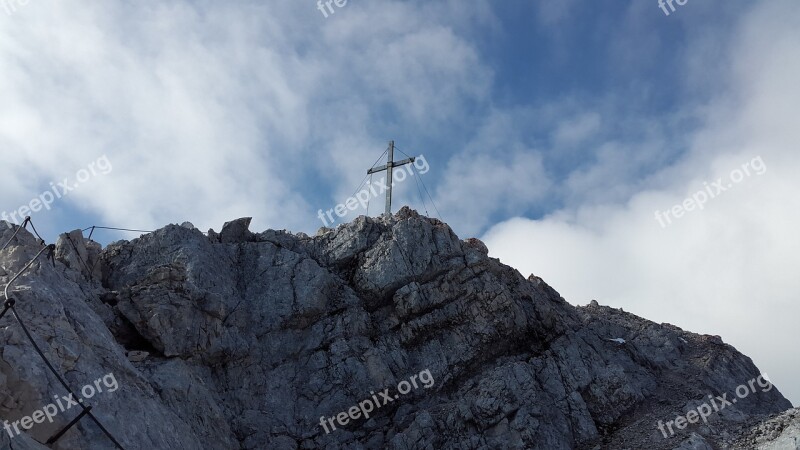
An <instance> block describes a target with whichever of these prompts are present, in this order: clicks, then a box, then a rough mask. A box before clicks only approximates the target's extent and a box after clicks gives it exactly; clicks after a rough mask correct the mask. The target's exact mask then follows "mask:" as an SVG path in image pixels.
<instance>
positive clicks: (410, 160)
mask: <svg viewBox="0 0 800 450" xmlns="http://www.w3.org/2000/svg"><path fill="white" fill-rule="evenodd" d="M393 160H394V141H389V158H388V159H387V160H386V165H383V166H380V167H376V168H374V169H369V170H368V171H367V175H369V174H372V173H376V172H382V171H384V170H385V171H386V185H387V186H389V188H388V189H387V190H386V214H391V213H392V184H393V183H392V170H393V168H395V167H399V166H403V165H406V164H410V163H413V162H414V157H413V156H412V157H411V158H407V159H404V160H402V161H393Z"/></svg>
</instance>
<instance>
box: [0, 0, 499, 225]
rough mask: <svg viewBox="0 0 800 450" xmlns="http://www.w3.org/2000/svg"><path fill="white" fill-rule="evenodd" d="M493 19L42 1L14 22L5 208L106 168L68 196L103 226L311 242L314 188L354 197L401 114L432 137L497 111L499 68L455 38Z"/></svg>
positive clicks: (387, 11) (6, 94) (0, 28)
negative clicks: (240, 220) (78, 173)
mask: <svg viewBox="0 0 800 450" xmlns="http://www.w3.org/2000/svg"><path fill="white" fill-rule="evenodd" d="M487 5H488V4H487V3H486V2H483V1H481V2H477V3H476V4H475V7H474V8H467V9H464V8H463V5H461V4H459V3H457V2H450V3H449V4H441V5H438V6H437V7H435V8H433V7H425V8H415V6H414V5H413V4H408V3H398V2H386V1H383V2H370V3H365V4H360V5H356V4H355V3H352V4H348V5H347V7H346V8H341V9H339V10H337V13H336V14H335V15H333V16H331V17H329V18H328V19H325V18H324V17H323V16H322V15H321V14H320V13H319V11H317V9H316V7H315V5H314V4H312V3H309V4H302V3H301V2H270V3H269V4H252V3H251V4H245V3H242V4H238V5H237V7H235V8H231V7H230V5H228V4H223V3H218V2H202V3H201V4H196V3H194V2H188V1H187V2H173V3H170V4H169V5H166V4H164V5H161V4H159V5H150V6H143V5H138V4H137V5H132V4H130V5H129V4H125V3H123V2H102V3H98V2H87V3H82V4H81V5H80V6H75V5H67V4H64V3H62V2H57V1H48V0H38V1H36V2H30V3H29V4H28V5H26V6H25V7H24V8H20V9H19V11H18V12H17V13H16V14H14V15H13V16H8V15H6V14H0V22H2V24H0V61H2V62H3V63H2V64H3V70H2V71H0V96H2V98H3V102H2V103H0V148H1V149H2V150H0V151H2V155H3V163H4V166H5V167H7V168H11V169H16V170H14V171H13V172H11V175H10V176H7V177H4V178H3V180H0V189H1V190H0V200H2V203H3V204H4V205H20V204H23V203H25V202H27V201H28V200H29V199H30V198H32V197H33V196H34V195H36V194H38V193H39V192H40V191H41V190H43V188H46V187H47V184H48V182H49V181H50V180H61V179H62V178H63V177H65V176H69V175H71V174H73V173H74V172H75V170H77V169H79V168H81V167H84V166H85V165H86V164H87V163H88V162H90V161H93V160H94V159H96V158H97V157H98V156H100V155H102V154H107V155H108V158H109V159H110V160H111V162H112V163H113V165H114V172H113V174H112V175H110V176H108V177H104V178H103V179H98V180H93V181H92V184H91V187H90V188H88V186H87V189H85V190H81V191H80V192H76V193H75V194H74V195H71V196H70V197H69V199H65V200H64V202H67V203H68V204H69V205H71V206H72V207H74V208H79V209H81V210H83V211H86V212H89V213H93V214H97V215H99V216H100V217H101V220H103V221H105V222H106V223H109V224H114V225H122V226H133V227H136V228H153V227H159V226H162V225H164V224H165V223H168V222H180V221H183V220H191V221H192V222H194V223H195V224H196V225H198V226H199V227H200V228H207V227H216V228H219V226H220V225H221V224H222V222H224V221H226V220H230V219H232V218H235V217H240V216H250V215H252V216H254V224H253V227H254V228H255V229H264V228H267V227H270V226H271V227H276V228H284V227H286V228H291V229H294V230H298V229H301V230H302V229H305V230H309V228H313V227H314V226H315V225H316V219H315V213H316V209H317V208H318V207H321V206H322V205H316V204H313V205H312V204H310V203H309V195H311V194H312V189H311V188H309V187H307V186H308V185H310V184H313V183H314V182H315V179H316V178H317V177H319V176H320V174H321V175H322V177H323V179H324V180H325V181H326V182H327V184H328V185H329V186H330V185H332V186H333V190H332V191H333V192H332V194H331V199H332V201H333V202H334V203H335V202H338V201H343V200H344V198H339V196H340V195H339V194H341V193H343V192H347V191H349V190H351V189H353V188H354V187H355V184H356V183H357V182H358V180H360V179H361V177H362V176H363V173H364V171H365V170H366V168H367V167H366V165H367V164H368V162H367V161H368V160H369V161H370V162H371V161H372V160H373V159H374V158H375V157H376V156H377V154H379V153H380V150H381V149H382V148H383V146H384V145H385V140H386V138H384V137H383V136H382V135H381V133H383V132H385V131H386V130H383V129H381V128H380V127H381V126H382V125H383V121H384V120H386V118H387V117H392V123H391V124H385V126H386V127H390V128H391V129H390V130H389V131H390V132H391V133H396V132H397V130H398V129H415V130H418V132H424V130H426V129H429V130H435V129H437V127H441V126H443V123H448V122H449V121H453V120H458V116H459V112H460V110H461V109H462V108H463V107H464V104H465V102H481V101H483V99H484V98H485V96H486V95H487V93H488V86H489V83H490V81H491V72H490V71H489V70H488V69H487V68H485V66H482V65H481V63H480V61H478V57H477V54H476V53H475V52H474V51H473V50H472V48H471V46H470V45H469V44H468V43H466V42H465V41H464V40H463V39H462V38H460V37H459V36H458V35H457V34H456V33H455V32H454V31H453V30H454V28H463V27H465V26H468V25H467V24H491V22H492V18H491V15H490V14H489V9H488V6H487ZM433 13H437V14H433ZM448 13H451V14H448ZM450 19H452V20H451V23H448V20H450ZM451 26H452V27H451ZM375 135H378V136H380V139H376V138H375ZM319 187H320V188H321V187H323V186H319ZM351 193H352V192H347V195H350V194H351ZM313 203H317V201H314V202H313ZM326 206H327V205H326ZM330 206H333V205H330ZM38 217H39V219H40V221H41V220H45V221H46V220H48V219H50V218H51V217H52V216H47V215H46V214H45V213H41V214H40V215H39V216H38ZM79 225H86V224H69V225H65V228H71V227H74V226H79Z"/></svg>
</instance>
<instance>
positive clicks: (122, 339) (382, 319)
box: [0, 208, 798, 449]
mask: <svg viewBox="0 0 800 450" xmlns="http://www.w3.org/2000/svg"><path fill="white" fill-rule="evenodd" d="M249 222H250V220H249V219H239V220H236V221H232V222H229V223H227V224H225V226H224V227H223V229H222V231H221V232H220V233H215V232H213V230H210V231H209V232H208V233H207V235H204V234H203V233H201V232H200V231H198V230H197V229H195V228H194V227H193V226H185V225H184V226H178V225H170V226H167V227H165V228H162V229H160V230H158V231H156V232H154V233H150V234H147V235H144V236H142V237H141V238H139V239H135V240H132V241H119V242H116V243H113V244H111V245H109V246H108V247H106V248H105V249H103V250H102V252H99V249H98V248H97V247H96V246H95V244H94V243H90V242H88V241H86V240H84V239H83V238H82V237H81V236H80V234H79V233H76V232H72V233H70V234H68V235H63V236H62V239H60V240H59V242H58V244H57V248H56V251H55V256H56V262H55V264H51V263H50V262H48V261H46V260H45V259H41V260H39V261H38V262H36V263H35V264H34V265H33V266H32V267H31V269H30V270H29V271H28V272H26V274H25V275H23V276H22V277H21V279H20V280H18V281H17V282H16V283H15V286H14V287H13V288H12V291H13V292H14V293H13V297H14V298H15V299H16V300H17V309H18V310H19V311H20V312H21V315H22V316H23V319H25V320H27V325H28V326H29V327H30V329H31V330H32V332H33V333H34V335H35V336H36V338H37V339H38V342H39V343H40V345H42V346H43V347H44V348H45V349H46V352H47V353H48V356H49V357H50V358H51V360H52V361H53V362H54V364H55V365H56V367H57V369H59V370H60V371H61V372H62V373H64V374H65V376H66V378H67V380H68V381H69V382H70V383H71V384H72V385H73V386H74V387H75V388H76V389H79V388H80V387H81V386H83V385H85V384H87V383H89V384H90V383H92V382H93V380H97V379H98V378H99V377H102V376H104V375H106V374H113V375H114V378H115V380H116V382H117V383H118V389H116V390H114V391H113V392H105V393H102V394H98V395H97V396H96V397H95V398H93V399H91V400H90V403H91V404H92V405H93V406H94V408H95V409H94V410H93V412H94V413H95V414H96V415H97V416H98V418H99V419H100V420H101V421H102V422H103V423H104V424H105V425H106V427H107V428H108V429H109V430H110V431H111V432H112V433H113V434H114V435H115V436H116V437H117V438H118V439H119V440H120V441H121V442H122V443H123V445H124V446H125V447H126V448H128V449H172V448H175V449H182V448H186V449H195V448H206V449H239V448H241V449H264V448H269V449H313V448H329V449H336V448H355V449H358V448H363V449H372V448H376V449H382V448H390V449H427V448H430V449H483V448H504V449H505V448H518V449H527V448H541V449H570V448H587V449H593V448H620V449H623V448H652V449H672V448H695V449H701V448H706V447H704V446H707V447H708V448H717V447H718V446H721V445H723V444H724V445H729V446H733V447H729V448H745V447H736V445H744V444H741V443H742V442H746V443H748V444H747V445H749V443H750V442H756V441H755V440H756V439H760V440H759V441H758V442H759V445H761V444H764V443H769V442H773V441H774V442H791V439H796V437H797V436H798V430H797V428H798V427H797V426H796V418H793V417H794V416H791V417H789V416H780V417H778V418H776V419H773V421H777V422H763V423H760V422H757V421H758V420H762V419H764V418H765V417H766V416H768V415H770V414H773V415H774V414H779V413H781V412H783V411H785V410H786V409H788V408H790V407H791V405H790V404H789V402H788V401H787V400H786V399H785V398H783V396H781V394H780V393H779V392H778V390H777V388H770V389H769V390H766V389H765V388H760V389H758V390H756V391H754V392H752V393H751V394H749V395H748V396H746V397H745V398H742V399H741V400H740V401H739V402H738V403H736V404H735V405H733V404H732V405H730V406H728V407H727V408H725V409H724V410H722V411H720V412H715V413H714V414H713V415H710V416H709V417H707V423H705V422H700V423H698V424H692V425H689V426H688V427H686V428H685V429H678V428H677V427H676V428H675V431H676V433H675V434H674V436H668V437H667V438H665V437H664V436H663V435H662V433H661V432H660V431H659V429H658V427H657V424H658V423H659V421H663V422H667V421H670V420H674V419H675V418H676V416H678V415H683V414H686V412H687V411H689V410H690V409H692V408H697V407H698V406H699V404H701V403H702V402H704V399H705V398H707V397H708V395H709V394H713V395H721V394H722V393H725V392H728V393H731V392H734V391H735V389H736V387H737V386H738V385H741V384H743V383H747V382H748V381H750V380H754V379H755V378H756V377H758V376H759V375H760V374H759V371H758V369H757V368H756V367H755V366H754V365H753V363H752V361H751V360H750V359H749V358H747V357H745V356H744V355H741V354H740V353H738V352H737V351H736V350H735V349H734V348H733V347H731V346H729V345H726V344H724V343H723V342H722V340H721V339H720V338H718V337H713V336H702V335H696V334H692V333H689V332H685V331H683V330H681V329H679V328H677V327H674V326H670V325H666V324H662V325H658V324H655V323H652V322H649V321H647V320H644V319H641V318H638V317H636V316H633V315H631V314H628V313H625V312H623V311H620V310H617V309H613V308H609V307H605V306H601V305H599V304H597V303H596V302H593V303H592V304H591V305H589V306H587V307H578V308H576V307H573V306H571V305H569V304H568V303H567V302H566V301H564V299H562V298H561V296H560V295H559V294H558V293H557V292H556V291H555V290H554V289H552V288H551V287H550V286H548V285H547V284H546V283H545V282H544V281H543V280H542V279H541V278H538V277H535V276H531V277H529V278H527V279H526V278H524V277H523V276H522V275H521V274H519V273H518V272H517V271H516V270H514V269H511V268H509V267H507V266H504V265H502V264H501V263H500V262H499V261H497V260H496V259H493V258H490V257H488V255H487V253H488V252H487V249H486V246H485V245H484V244H483V243H482V242H480V241H479V240H477V239H467V240H460V239H459V238H458V237H457V236H456V235H455V234H454V233H453V232H452V230H451V229H450V228H449V227H448V226H447V225H446V224H444V223H442V222H440V221H437V220H435V219H429V218H425V217H422V216H420V215H418V214H417V213H416V212H414V211H411V210H409V209H407V208H404V209H402V210H401V211H400V212H399V213H397V214H396V215H395V216H383V217H381V218H376V219H373V218H366V217H359V218H358V219H356V220H355V221H353V222H352V223H349V224H346V225H341V226H339V227H338V228H337V229H335V230H331V229H324V230H320V232H319V233H317V235H316V236H314V237H309V236H307V235H305V234H302V233H301V234H296V235H295V234H291V233H287V232H282V231H273V230H268V231H265V232H262V233H253V232H251V231H250V230H249V229H248V228H249ZM11 234H13V230H12V229H11V228H10V227H6V226H4V225H3V224H0V244H1V243H5V242H6V241H7V240H8V239H9V238H10V236H11ZM39 248H40V247H39V244H38V243H37V242H36V240H35V239H33V238H32V237H31V236H30V235H28V234H27V233H26V232H25V231H21V232H20V233H19V234H18V237H17V238H15V242H13V243H12V244H11V245H10V246H9V248H8V249H6V250H4V251H3V252H0V263H1V264H2V268H3V269H2V271H0V282H2V283H3V286H4V285H5V282H7V281H8V280H9V279H10V277H11V276H13V274H15V273H17V272H18V271H19V270H20V269H21V268H22V267H23V266H24V265H25V264H26V263H27V262H28V261H29V260H30V259H31V258H32V257H33V256H34V255H35V254H36V252H37V251H38V250H39ZM81 258H83V260H82V259H81ZM81 261H83V262H81ZM0 344H2V348H0V388H2V390H1V391H0V418H2V419H6V420H9V421H12V422H13V421H16V420H19V419H20V418H21V417H23V416H25V415H29V414H32V412H33V411H35V410H37V409H40V408H42V407H43V406H44V405H46V404H48V403H49V402H50V401H51V400H50V399H51V398H53V396H54V395H60V394H63V392H62V391H63V388H60V386H59V385H58V383H57V382H56V381H55V380H54V378H53V377H52V376H51V375H49V374H48V373H47V371H46V370H45V369H44V367H43V365H42V363H41V360H39V359H38V357H37V356H36V355H35V353H33V351H32V349H31V346H30V343H29V342H27V340H26V339H25V337H24V335H23V334H22V332H21V330H20V329H19V326H18V325H17V324H15V323H14V322H13V320H12V319H11V318H10V317H8V316H6V317H4V318H3V319H2V322H0ZM404 385H405V386H406V387H407V388H408V389H407V390H406V392H403V389H402V388H400V387H401V386H404ZM756 386H760V385H756ZM387 388H388V391H387V390H386V389H387ZM108 390H109V389H106V391H108ZM728 395H731V394H728ZM373 399H374V400H373ZM368 400H369V401H370V402H371V403H372V404H373V405H374V404H376V403H377V405H378V406H379V407H373V409H372V410H371V411H369V412H368V414H369V418H366V417H365V415H366V413H367V412H366V409H367V403H366V402H367V401H368ZM359 405H362V406H361V407H359ZM354 408H355V409H354ZM342 414H344V415H342ZM75 415H76V412H75V411H74V410H73V411H67V412H66V413H64V414H59V415H58V416H57V417H55V418H54V421H53V423H52V424H50V423H47V422H45V423H42V424H36V425H35V426H33V427H32V428H31V429H30V430H29V431H27V433H25V435H24V436H18V437H14V438H13V439H12V438H10V436H9V435H8V434H5V436H4V437H3V438H0V439H5V440H0V448H21V449H26V448H31V449H38V448H58V449H73V448H74V449H77V448H88V449H103V448H113V445H112V444H111V443H110V441H109V440H107V439H106V438H105V437H104V436H103V435H102V433H101V432H100V431H99V429H98V428H97V427H96V426H95V425H94V424H92V423H91V422H90V421H88V420H85V419H84V420H83V421H81V423H80V424H79V425H78V426H77V427H75V428H73V429H72V430H71V431H69V432H68V433H67V434H66V435H65V436H64V437H63V438H61V439H60V440H59V441H58V442H57V443H56V444H55V445H53V446H50V447H42V446H40V445H38V444H37V443H36V442H35V441H38V442H45V441H46V440H47V439H48V438H49V437H50V436H52V435H53V434H54V433H55V432H56V431H58V430H59V429H61V428H62V427H63V426H65V425H66V424H67V423H68V422H69V421H70V420H71V419H72V418H73V417H74V416H75ZM356 416H358V417H357V418H353V417H356ZM792 420H794V421H795V422H791V421H792ZM342 423H346V424H345V425H342ZM745 423H751V426H753V427H755V428H753V429H752V430H751V431H750V433H751V434H750V435H742V437H741V438H740V439H741V440H740V441H735V439H737V435H736V434H735V432H736V430H741V431H742V432H745V433H746V432H747V430H746V429H745V428H744V427H743V424H745ZM774 423H780V424H782V425H781V426H780V430H781V432H780V433H779V432H777V431H775V430H777V427H778V425H774ZM791 423H794V424H795V425H791ZM759 424H760V425H759ZM770 424H773V425H770ZM759 426H761V427H766V428H758V427H759ZM334 427H335V429H333V428H334ZM720 430H725V432H724V433H722V432H720ZM0 431H2V430H0ZM747 436H751V437H747ZM31 438H32V439H31ZM34 440H35V441H34ZM9 441H10V442H11V444H9ZM737 442H739V443H737ZM12 445H13V447H12ZM764 448H769V447H764Z"/></svg>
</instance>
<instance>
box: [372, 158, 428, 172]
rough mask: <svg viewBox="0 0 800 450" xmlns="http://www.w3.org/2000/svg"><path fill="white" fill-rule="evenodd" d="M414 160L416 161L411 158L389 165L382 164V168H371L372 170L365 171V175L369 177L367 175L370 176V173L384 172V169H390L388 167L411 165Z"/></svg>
mask: <svg viewBox="0 0 800 450" xmlns="http://www.w3.org/2000/svg"><path fill="white" fill-rule="evenodd" d="M415 159H416V158H414V157H411V158H406V159H404V160H402V161H396V162H393V163H391V164H384V165H382V166H380V167H375V168H373V169H369V170H368V171H367V175H369V174H371V173H376V172H383V171H384V170H386V169H388V168H390V167H397V166H404V165H406V164H410V163H413V162H414V160H415Z"/></svg>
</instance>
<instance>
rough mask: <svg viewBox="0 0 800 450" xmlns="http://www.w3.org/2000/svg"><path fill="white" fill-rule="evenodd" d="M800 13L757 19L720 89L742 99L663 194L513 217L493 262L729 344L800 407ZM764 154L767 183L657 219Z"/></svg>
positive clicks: (750, 22) (501, 229)
mask: <svg viewBox="0 0 800 450" xmlns="http://www.w3.org/2000/svg"><path fill="white" fill-rule="evenodd" d="M792 6H793V5H792V3H791V2H783V3H781V2H775V3H769V4H761V5H759V8H758V9H756V10H754V11H753V12H752V14H750V15H749V16H748V17H747V18H746V20H744V22H743V23H742V25H741V30H740V32H739V33H738V36H739V37H738V39H737V40H736V41H735V42H732V43H731V45H730V48H729V49H728V55H729V58H730V60H731V61H732V67H733V70H732V71H731V72H729V74H728V75H729V77H730V79H727V80H720V82H721V83H722V84H726V83H727V84H726V85H728V86H730V87H731V90H730V91H727V92H725V94H726V95H725V97H720V98H718V99H716V100H715V101H714V102H712V104H711V105H709V106H708V108H707V109H706V110H705V114H706V116H705V119H706V122H705V126H704V127H702V128H701V129H700V130H699V131H698V132H697V133H696V134H694V135H693V136H691V138H692V139H691V144H690V151H689V152H688V153H687V154H686V155H685V157H684V158H682V159H681V160H680V161H678V162H677V163H676V164H675V165H673V166H672V167H669V168H666V169H664V170H663V171H662V172H661V173H657V174H655V175H654V176H653V177H652V178H651V182H652V184H651V186H650V187H649V188H646V189H644V190H642V191H640V192H638V193H636V194H634V195H631V196H630V197H629V198H628V200H627V201H623V202H615V201H607V202H605V203H594V202H591V201H590V202H584V203H582V204H579V205H576V206H574V207H570V208H566V209H564V210H562V211H559V212H555V213H553V214H550V215H548V216H547V217H544V218H542V219H541V220H528V219H523V218H516V219H512V220H508V221H506V222H504V223H501V224H498V225H496V226H495V227H493V228H492V229H491V230H489V231H488V232H487V233H486V235H485V236H484V239H485V241H486V243H487V245H488V246H489V249H490V253H491V254H492V256H495V257H499V258H500V259H501V260H502V261H503V262H505V263H508V264H511V265H512V266H514V267H517V268H519V269H520V270H521V271H522V272H523V273H524V274H526V275H527V274H528V273H535V274H536V275H539V276H541V277H543V278H544V279H545V280H547V281H548V282H549V283H550V284H551V285H552V286H553V287H554V288H556V289H557V290H559V292H561V294H562V295H564V297H565V298H566V299H567V300H569V301H570V302H572V303H575V304H585V303H588V302H589V301H590V300H591V299H597V300H598V301H600V302H601V303H604V304H609V305H612V306H615V307H623V308H624V309H625V310H628V311H632V312H634V313H636V314H638V315H640V316H643V317H645V318H648V319H651V320H654V321H656V322H670V323H674V324H676V325H678V326H681V327H683V328H685V329H688V330H690V331H696V332H702V333H709V334H719V335H721V336H723V338H724V339H725V340H726V342H728V343H731V344H733V345H734V346H735V347H737V349H739V350H740V351H742V352H743V353H745V354H747V355H749V356H751V357H752V358H753V360H754V361H755V363H756V364H757V365H758V366H759V367H760V368H761V369H762V370H763V371H766V372H767V373H769V374H770V376H771V377H772V379H773V380H774V381H775V382H776V385H777V386H778V387H779V388H780V389H781V390H782V392H783V393H784V395H786V396H787V397H789V398H790V400H792V401H793V403H795V404H797V403H798V402H800V384H798V383H797V376H796V374H797V373H798V371H800V361H799V360H797V358H795V357H794V355H796V353H797V352H796V349H795V348H794V343H795V342H796V341H797V338H798V328H797V325H796V323H795V322H796V317H798V315H800V303H798V302H797V293H798V292H800V281H798V280H800V278H799V277H797V274H796V269H797V268H798V267H800V257H799V256H798V252H797V249H798V248H800V235H798V233H797V231H796V230H797V224H798V223H800V200H798V197H797V192H798V190H799V189H800V179H798V177H797V173H799V172H800V160H798V158H797V156H796V155H797V143H798V142H800V128H798V127H797V124H796V120H797V114H796V109H797V105H798V104H800V91H798V90H797V88H796V84H797V83H796V80H798V79H800V60H798V59H797V58H796V57H794V55H795V54H796V49H797V48H800V36H798V35H797V33H796V32H795V31H794V30H795V29H796V24H797V23H798V22H800V14H798V10H797V9H796V8H793V7H792ZM688 60H689V61H690V62H691V61H696V60H694V59H693V58H692V57H691V56H690V57H689V58H688ZM687 83H691V80H687ZM758 156H760V157H761V158H762V159H763V161H764V162H765V164H766V166H767V171H766V172H765V173H764V174H763V175H760V176H751V177H749V178H746V179H744V180H743V181H742V182H741V183H738V184H735V185H734V186H733V187H732V188H731V189H730V190H728V191H726V192H724V193H723V194H721V195H719V196H718V197H716V198H714V199H713V200H710V201H709V202H708V203H707V204H706V207H705V209H704V210H702V211H697V210H695V211H691V212H689V213H687V214H686V215H685V216H683V217H681V218H680V219H678V220H676V221H675V222H674V223H672V224H671V225H670V226H668V227H666V228H662V227H661V226H659V223H658V222H657V221H656V219H655V218H654V211H655V210H661V211H663V210H666V209H668V208H670V207H672V206H673V205H674V204H678V203H681V202H682V201H683V200H684V199H685V198H687V197H689V196H691V195H692V194H693V193H695V192H696V191H698V190H701V189H704V184H703V183H704V182H705V181H708V182H709V183H711V182H713V181H715V180H716V179H717V178H718V177H727V176H728V175H729V173H730V172H731V171H732V170H733V169H736V168H738V167H740V166H741V164H743V163H746V162H748V161H751V160H752V159H753V158H755V157H758ZM609 191H611V192H612V193H613V189H612V188H609V187H606V188H605V191H600V193H603V192H609ZM596 194H597V193H596ZM611 197H612V198H613V194H612V195H611ZM592 198H593V199H595V200H597V199H599V198H600V196H597V195H595V196H594V197H592Z"/></svg>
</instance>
